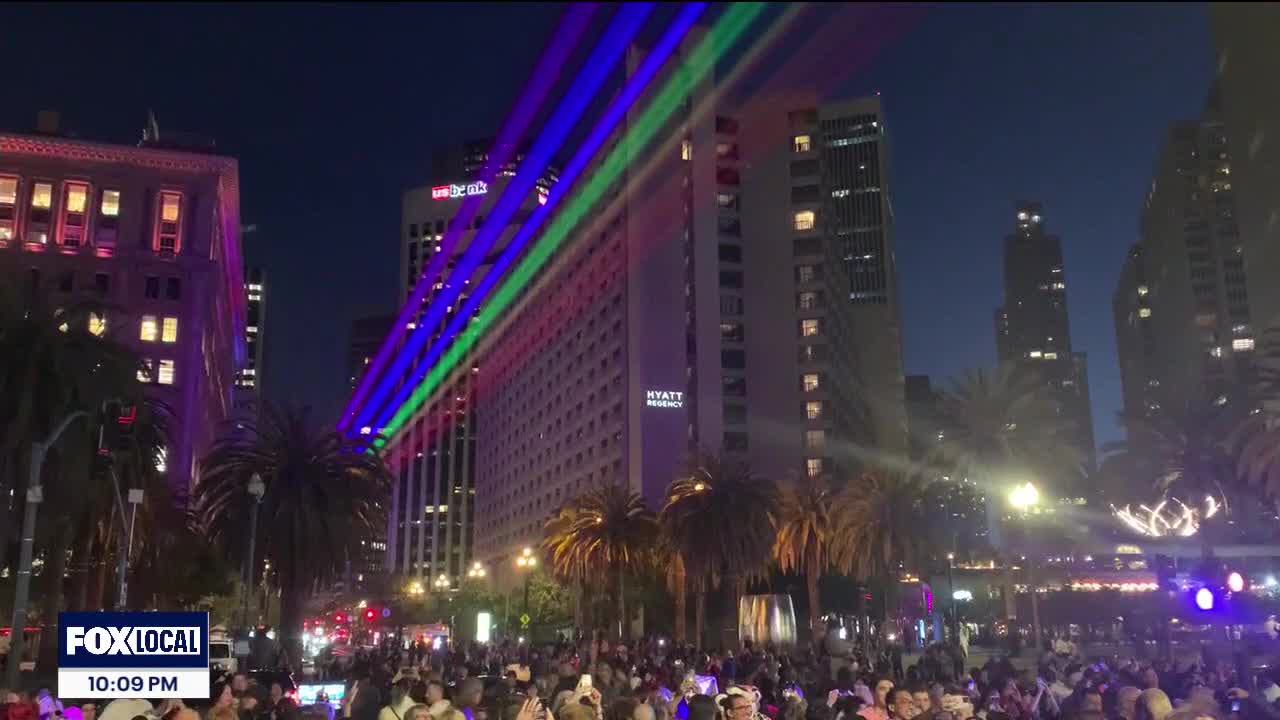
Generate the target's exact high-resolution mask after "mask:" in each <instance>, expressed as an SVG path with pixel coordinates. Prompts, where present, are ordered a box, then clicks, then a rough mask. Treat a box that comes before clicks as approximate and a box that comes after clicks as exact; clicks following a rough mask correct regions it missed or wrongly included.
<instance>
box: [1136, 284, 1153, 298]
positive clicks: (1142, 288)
mask: <svg viewBox="0 0 1280 720" xmlns="http://www.w3.org/2000/svg"><path fill="white" fill-rule="evenodd" d="M1149 292H1151V288H1148V287H1147V286H1146V285H1139V286H1138V297H1146V295H1147V293H1149Z"/></svg>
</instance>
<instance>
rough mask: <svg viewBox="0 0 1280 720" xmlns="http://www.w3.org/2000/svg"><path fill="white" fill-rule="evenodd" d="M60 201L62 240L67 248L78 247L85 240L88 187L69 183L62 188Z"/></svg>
mask: <svg viewBox="0 0 1280 720" xmlns="http://www.w3.org/2000/svg"><path fill="white" fill-rule="evenodd" d="M63 187H64V197H63V201H62V230H61V232H62V240H61V243H62V244H63V245H66V246H67V247H80V246H81V245H83V244H84V239H85V226H86V225H87V223H86V222H85V217H86V216H85V210H86V209H87V208H88V206H89V186H88V185H86V184H85V183H80V182H69V183H66V184H65V185H64V186H63Z"/></svg>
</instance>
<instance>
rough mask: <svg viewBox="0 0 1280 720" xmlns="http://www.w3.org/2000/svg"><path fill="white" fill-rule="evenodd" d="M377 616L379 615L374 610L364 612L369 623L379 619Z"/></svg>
mask: <svg viewBox="0 0 1280 720" xmlns="http://www.w3.org/2000/svg"><path fill="white" fill-rule="evenodd" d="M377 615H378V614H377V613H376V612H374V610H373V608H369V609H368V610H365V611H364V619H365V620H366V621H368V622H373V619H374V618H375V617H377Z"/></svg>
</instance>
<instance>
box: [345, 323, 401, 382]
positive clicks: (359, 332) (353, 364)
mask: <svg viewBox="0 0 1280 720" xmlns="http://www.w3.org/2000/svg"><path fill="white" fill-rule="evenodd" d="M395 320H396V316H395V315H393V314H383V315H368V316H365V317H358V318H356V319H355V320H353V321H351V329H350V330H349V331H348V335H347V368H346V370H347V375H346V387H347V391H348V392H350V391H352V390H355V389H356V384H357V383H359V382H360V376H361V375H363V374H364V369H365V366H366V365H368V364H369V363H370V362H372V361H373V358H374V356H375V355H377V354H378V348H379V347H381V346H382V341H383V340H384V339H385V338H386V337H387V334H388V333H390V332H391V326H392V325H393V324H394V323H395Z"/></svg>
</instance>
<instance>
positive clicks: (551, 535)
mask: <svg viewBox="0 0 1280 720" xmlns="http://www.w3.org/2000/svg"><path fill="white" fill-rule="evenodd" d="M656 540H657V524H656V522H655V519H654V515H653V513H652V512H651V511H650V510H649V509H648V508H646V507H645V504H644V498H642V497H640V496H639V495H638V494H636V493H633V492H631V491H630V490H629V489H628V488H627V487H626V486H624V485H622V484H620V483H618V484H610V485H605V486H603V487H599V488H596V489H595V490H591V491H589V492H587V493H586V494H585V495H582V496H581V497H579V498H577V499H575V500H572V501H570V503H569V504H568V505H567V506H566V507H565V508H564V509H562V510H561V511H560V512H559V513H558V514H557V515H555V516H554V517H552V518H551V520H549V521H548V522H547V525H546V527H545V532H544V538H543V548H544V549H546V550H547V552H548V553H549V554H550V557H551V570H552V572H553V573H554V574H555V575H556V576H557V577H559V578H561V579H569V580H573V581H578V582H587V581H588V580H589V579H591V578H599V577H601V576H604V577H608V576H609V575H610V574H612V575H613V576H614V577H615V579H616V580H617V588H616V592H617V597H616V600H617V607H618V618H617V619H618V637H619V638H620V639H623V640H626V639H628V637H629V635H630V632H629V629H628V625H629V624H630V623H628V622H627V600H626V578H627V576H628V575H635V574H637V573H640V572H643V571H645V570H648V569H649V568H651V567H652V566H653V560H654V547H655V542H656Z"/></svg>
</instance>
